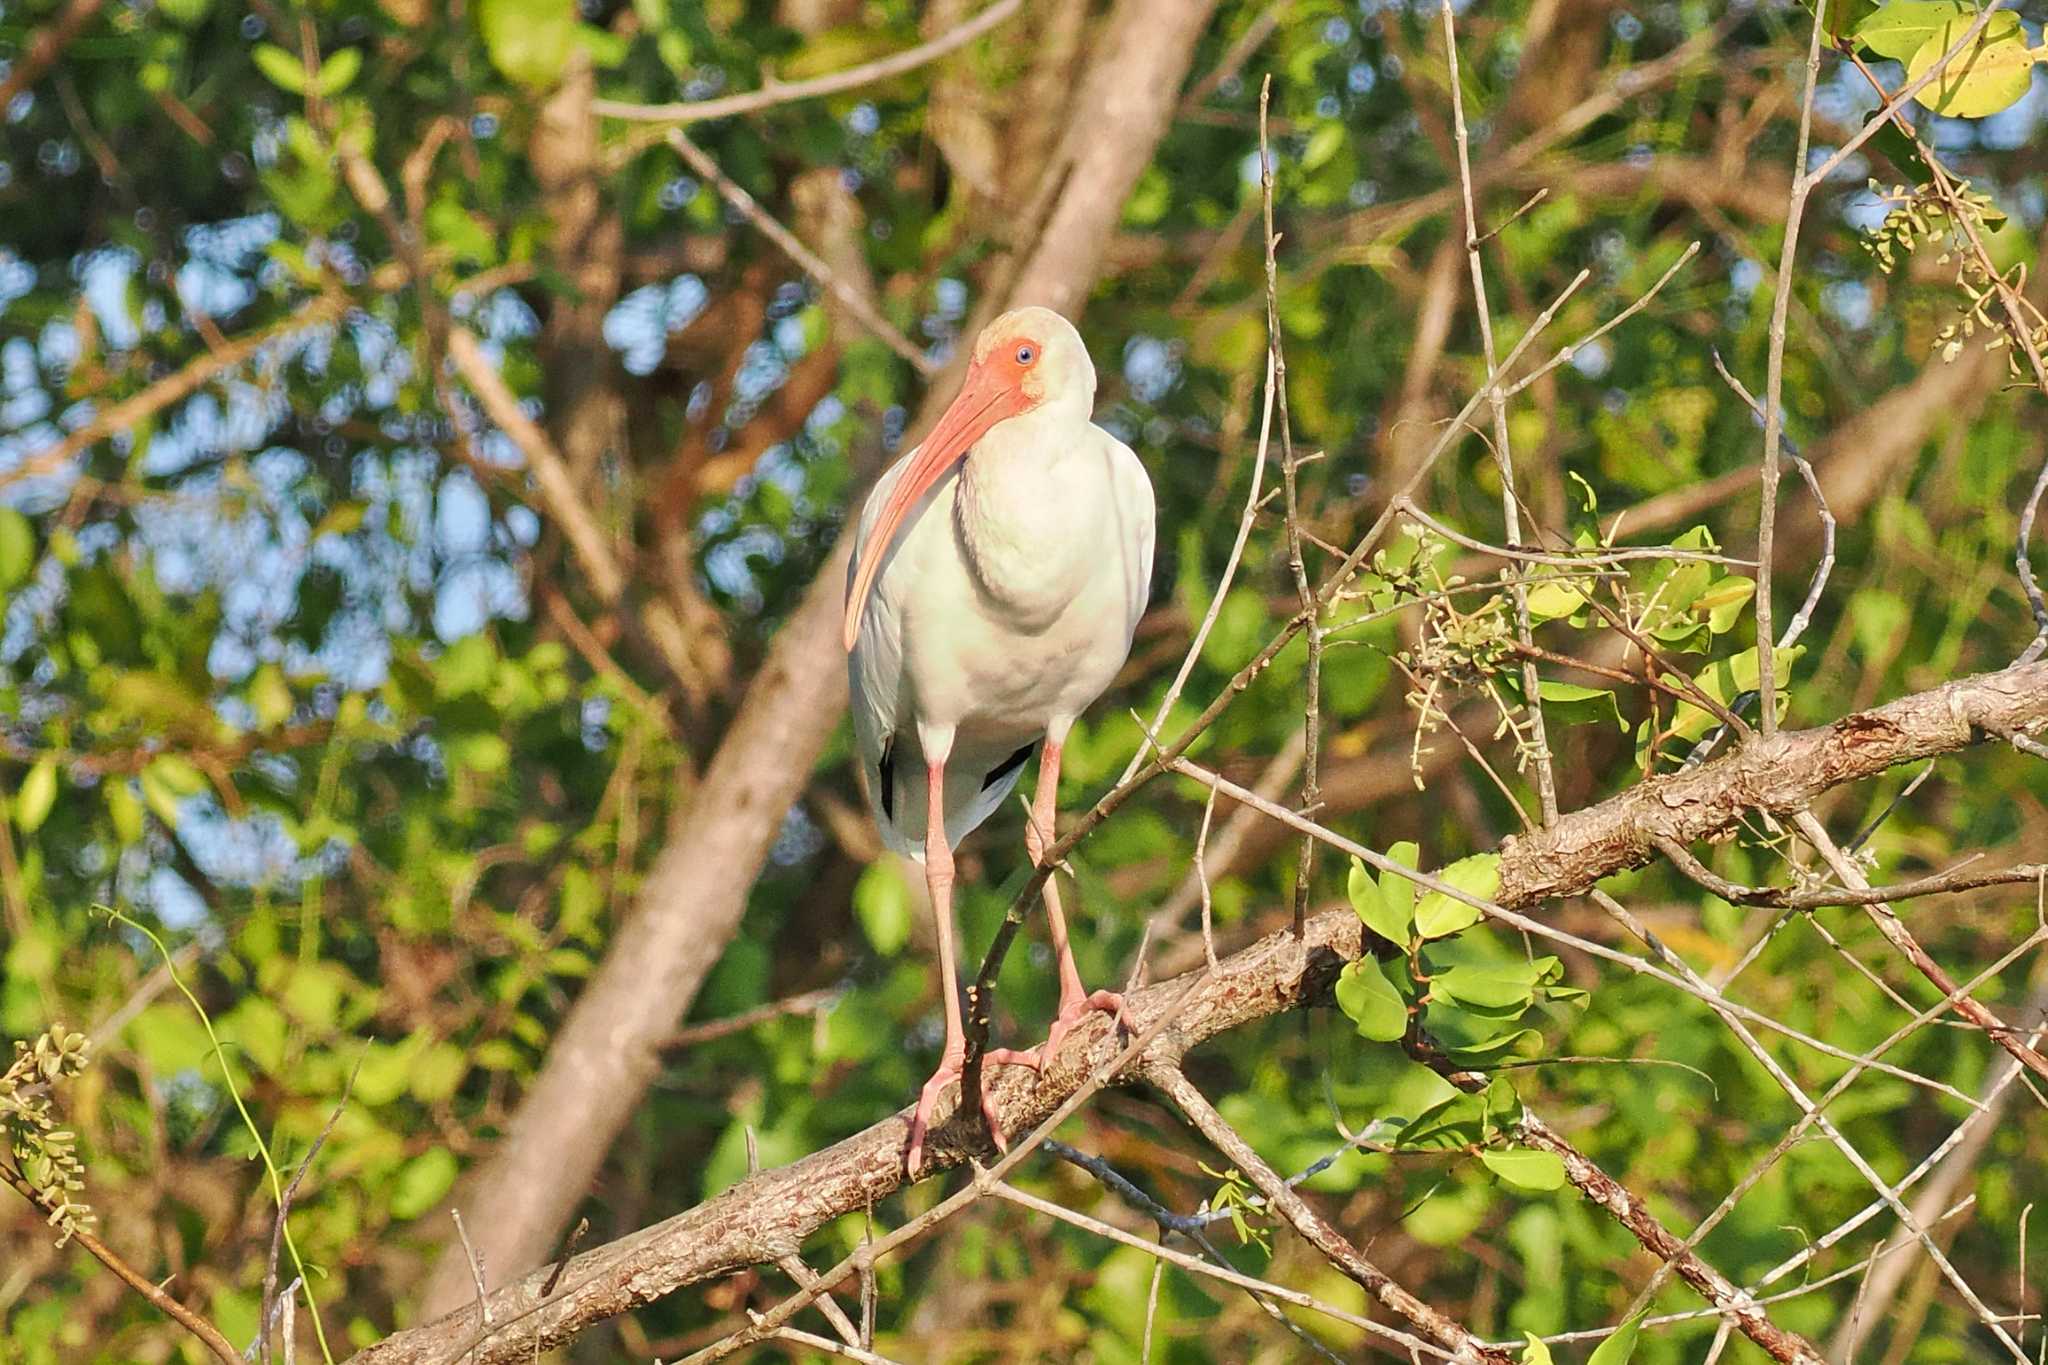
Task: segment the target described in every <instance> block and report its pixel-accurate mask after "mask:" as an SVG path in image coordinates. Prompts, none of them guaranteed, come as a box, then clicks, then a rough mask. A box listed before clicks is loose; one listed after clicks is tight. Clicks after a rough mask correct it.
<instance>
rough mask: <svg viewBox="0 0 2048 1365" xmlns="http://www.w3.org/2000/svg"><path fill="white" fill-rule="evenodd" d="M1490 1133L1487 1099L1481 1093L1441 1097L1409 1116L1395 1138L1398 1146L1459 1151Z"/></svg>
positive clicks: (1426, 1149) (1423, 1149)
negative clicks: (1487, 1127) (1487, 1124)
mask: <svg viewBox="0 0 2048 1365" xmlns="http://www.w3.org/2000/svg"><path fill="white" fill-rule="evenodd" d="M1485 1135H1486V1101H1485V1100H1483V1099H1481V1098H1480V1097H1479V1096H1477V1095H1463V1094H1460V1095H1453V1096H1451V1097H1450V1098H1449V1099H1447V1100H1439V1101H1437V1102H1436V1103H1435V1104H1432V1105H1431V1106H1430V1107H1429V1108H1427V1109H1425V1110H1423V1111H1422V1112H1421V1113H1419V1114H1417V1115H1416V1116H1415V1117H1414V1118H1412V1119H1410V1120H1408V1125H1407V1126H1406V1127H1405V1128H1403V1129H1402V1130H1401V1131H1400V1132H1399V1133H1398V1134H1397V1135H1396V1136H1395V1138H1394V1145H1395V1146H1397V1147H1405V1148H1411V1149H1415V1150H1421V1151H1436V1152H1446V1151H1456V1150H1458V1149H1460V1148H1463V1147H1471V1146H1475V1145H1476V1144H1477V1143H1478V1142H1479V1141H1480V1140H1481V1139H1482V1138H1483V1137H1485Z"/></svg>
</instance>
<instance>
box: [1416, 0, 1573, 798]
mask: <svg viewBox="0 0 2048 1365" xmlns="http://www.w3.org/2000/svg"><path fill="white" fill-rule="evenodd" d="M1440 12H1441V13H1442V15H1443V21H1444V55H1445V59H1446V60H1447V61H1448V62H1449V63H1450V80H1451V127H1452V132H1453V135H1454V137H1455V139H1456V142H1457V146H1458V187H1459V190H1460V192H1461V193H1462V194H1463V196H1464V201H1465V203H1464V207H1465V259H1466V262H1467V263H1468V264H1469V265H1470V267H1471V270H1472V303H1473V307H1474V308H1475V309H1476V310H1477V311H1478V313H1479V341H1480V345H1481V348H1482V349H1483V351H1484V353H1485V355H1486V383H1487V387H1488V388H1489V389H1490V390H1491V391H1492V393H1493V397H1492V400H1491V402H1490V406H1491V407H1492V409H1493V459H1494V464H1495V466H1496V467H1497V468H1498V469H1499V470H1500V485H1501V488H1500V494H1501V515H1502V518H1503V522H1504V525H1505V527H1506V530H1507V537H1508V548H1509V549H1510V550H1519V549H1520V548H1521V544H1522V512H1521V505H1520V500H1519V499H1518V498H1517V497H1516V496H1515V458H1514V453H1513V448H1512V445H1511V444H1510V441H1509V438H1508V404H1507V399H1506V398H1505V397H1503V396H1502V394H1501V392H1500V369H1499V367H1498V366H1497V365H1496V364H1495V351H1494V344H1493V309H1492V306H1491V305H1490V304H1489V303H1488V302H1487V298H1486V269H1485V267H1484V265H1483V264H1482V263H1481V261H1480V259H1479V244H1480V241H1481V240H1482V239H1481V238H1480V235H1479V218H1478V213H1477V210H1476V209H1475V208H1474V206H1473V202H1472V150H1471V145H1470V139H1469V137H1468V136H1467V134H1466V131H1465V89H1464V84H1463V81H1462V78H1461V77H1460V75H1459V72H1458V32H1457V23H1456V20H1455V19H1454V18H1453V17H1452V14H1451V3H1450V0H1443V4H1442V5H1441V7H1440ZM1531 202H1533V201H1531ZM1503 577H1505V578H1506V579H1507V580H1508V591H1509V594H1510V595H1511V597H1512V598H1513V600H1514V604H1515V636H1516V638H1517V639H1519V640H1520V641H1521V642H1522V643H1523V644H1524V645H1528V644H1533V643H1534V642H1535V636H1534V635H1533V634H1532V633H1531V626H1530V622H1529V590H1528V588H1527V587H1525V586H1524V585H1523V582H1522V575H1521V574H1520V573H1518V572H1514V571H1509V572H1507V573H1505V574H1503ZM1522 700H1523V705H1524V708H1525V710H1526V713H1527V721H1526V723H1527V725H1528V727H1529V740H1528V749H1527V752H1528V754H1529V756H1530V758H1531V759H1532V760H1533V761H1534V763H1535V764H1536V797H1537V802H1538V805H1539V807H1540V808H1541V810H1542V814H1543V823H1544V824H1546V825H1554V824H1556V823H1557V772H1556V769H1555V767H1554V765H1553V764H1552V761H1551V755H1550V734H1549V731H1548V729H1547V728H1546V727H1545V723H1544V719H1543V682H1542V677H1541V675H1540V674H1539V673H1538V671H1537V668H1536V661H1535V660H1534V659H1532V658H1530V657H1529V656H1528V655H1526V654H1525V655H1523V656H1522Z"/></svg>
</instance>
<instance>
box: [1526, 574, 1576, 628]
mask: <svg viewBox="0 0 2048 1365" xmlns="http://www.w3.org/2000/svg"><path fill="white" fill-rule="evenodd" d="M1528 600H1529V619H1531V620H1532V621H1537V622H1543V621H1556V620H1560V619H1562V618H1564V617H1566V616H1570V615H1571V614H1572V613H1573V612H1575V611H1579V610H1581V609H1582V608H1583V607H1584V606H1585V605H1586V598H1585V595H1584V594H1583V593H1581V592H1580V591H1579V590H1578V589H1577V588H1575V587H1573V586H1572V585H1571V584H1569V583H1560V582H1556V581H1554V580H1553V581H1551V582H1548V583H1538V584H1537V585H1536V586H1535V587H1533V588H1531V589H1529V593H1528Z"/></svg>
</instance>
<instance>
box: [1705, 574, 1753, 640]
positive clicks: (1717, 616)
mask: <svg viewBox="0 0 2048 1365" xmlns="http://www.w3.org/2000/svg"><path fill="white" fill-rule="evenodd" d="M1754 596H1756V580H1755V579H1754V578H1746V577H1744V576H1743V575H1741V574H1739V573H1732V574H1729V575H1728V576H1727V577H1726V578H1723V579H1721V580H1720V581H1719V582H1717V583H1715V584H1714V586H1712V587H1711V588H1708V589H1707V590H1706V591H1705V592H1703V593H1701V594H1700V600H1699V601H1697V602H1695V603H1693V611H1694V612H1695V613H1698V612H1702V611H1704V612H1705V613H1706V614H1707V629H1709V630H1711V631H1713V632H1714V634H1716V635H1726V634H1727V633H1728V632H1729V631H1730V630H1733V629H1734V628H1735V623H1736V622H1737V621H1740V620H1741V619H1742V609H1743V608H1744V607H1746V606H1748V605H1749V599H1750V598H1752V597H1754Z"/></svg>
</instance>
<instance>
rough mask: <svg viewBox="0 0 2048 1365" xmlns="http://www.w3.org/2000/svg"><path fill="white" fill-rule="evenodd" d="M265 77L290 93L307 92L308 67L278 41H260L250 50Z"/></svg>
mask: <svg viewBox="0 0 2048 1365" xmlns="http://www.w3.org/2000/svg"><path fill="white" fill-rule="evenodd" d="M249 56H250V58H251V60H253V61H254V62H255V63H256V69H257V70H258V71H261V72H262V73H263V75H264V78H265V79H266V80H268V81H269V82H270V83H271V84H272V85H274V86H276V87H277V88H278V89H280V90H282V91H284V92H285V93H286V94H288V95H303V94H305V93H306V67H305V63H303V62H301V61H300V60H299V59H298V58H297V57H294V56H293V55H292V54H291V53H289V52H287V51H285V50H284V49H283V48H281V47H279V46H278V45H277V44H276V43H258V44H256V46H255V47H254V48H252V49H251V50H250V52H249Z"/></svg>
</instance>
